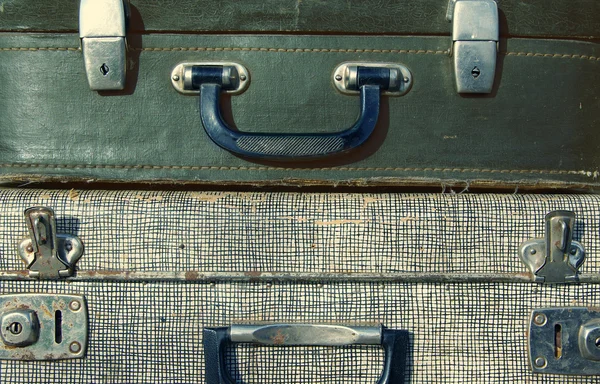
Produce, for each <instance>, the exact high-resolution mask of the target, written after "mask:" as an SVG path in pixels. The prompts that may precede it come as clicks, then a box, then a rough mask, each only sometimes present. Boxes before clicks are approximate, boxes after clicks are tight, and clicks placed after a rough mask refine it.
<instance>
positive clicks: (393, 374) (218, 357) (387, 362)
mask: <svg viewBox="0 0 600 384" xmlns="http://www.w3.org/2000/svg"><path fill="white" fill-rule="evenodd" d="M202 336H203V346H204V362H205V370H206V371H205V372H206V375H205V381H206V384H235V380H233V378H232V377H231V375H230V374H229V372H228V371H227V367H226V365H225V352H226V350H227V346H228V345H229V344H232V341H231V337H230V328H229V327H217V328H204V330H203V332H202ZM408 342H409V335H408V331H405V330H396V329H387V328H385V327H382V328H381V340H380V345H381V346H382V347H383V349H384V367H383V371H382V372H381V376H380V377H379V380H378V381H377V384H404V379H405V370H406V357H407V353H408Z"/></svg>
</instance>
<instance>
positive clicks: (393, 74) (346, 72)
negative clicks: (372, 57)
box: [333, 61, 413, 96]
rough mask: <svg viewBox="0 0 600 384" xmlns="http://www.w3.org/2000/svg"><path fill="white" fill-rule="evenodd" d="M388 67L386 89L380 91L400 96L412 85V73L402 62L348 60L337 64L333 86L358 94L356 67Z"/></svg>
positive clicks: (342, 90)
mask: <svg viewBox="0 0 600 384" xmlns="http://www.w3.org/2000/svg"><path fill="white" fill-rule="evenodd" d="M359 67H366V68H389V69H390V80H389V84H388V86H387V89H384V90H382V91H381V94H382V95H386V96H402V95H404V94H406V93H407V92H408V91H409V90H410V88H411V87H412V83H413V81H412V74H411V72H410V70H409V69H408V68H407V67H405V66H404V65H402V64H397V63H370V62H360V61H349V62H345V63H342V64H340V65H338V66H337V67H336V68H335V70H334V71H333V84H334V86H335V88H336V89H337V90H338V91H339V92H341V93H343V94H345V95H358V94H359V93H360V90H359V87H358V68H359Z"/></svg>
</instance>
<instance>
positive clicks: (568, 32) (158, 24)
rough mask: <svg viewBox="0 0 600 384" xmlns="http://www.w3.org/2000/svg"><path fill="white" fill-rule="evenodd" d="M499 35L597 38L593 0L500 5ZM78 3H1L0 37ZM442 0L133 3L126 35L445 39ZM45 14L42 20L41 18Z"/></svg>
mask: <svg viewBox="0 0 600 384" xmlns="http://www.w3.org/2000/svg"><path fill="white" fill-rule="evenodd" d="M498 3H499V4H498V6H499V9H500V20H501V29H500V30H501V33H502V35H505V36H552V37H598V36H599V33H600V18H598V16H597V15H598V13H600V4H599V3H598V2H597V1H595V0H553V1H547V0H528V1H520V0H500V1H498ZM78 5H79V2H78V1H68V2H66V1H59V0H38V1H35V2H32V1H31V0H11V1H2V2H1V3H0V12H1V13H0V15H1V17H0V30H17V31H23V30H24V31H30V30H36V31H75V30H77V28H78V17H79V16H78V9H79V7H78ZM447 5H448V1H447V0H328V1H322V0H245V1H238V0H220V1H216V0H215V1H206V0H205V1H195V0H180V1H173V0H169V1H160V2H157V1H154V0H133V1H132V7H131V10H132V12H131V14H132V17H131V23H130V24H131V30H132V31H136V32H137V31H146V32H155V31H186V32H190V31H195V32H202V31H236V32H253V33H265V32H304V33H327V32H343V33H347V34H352V33H395V34H450V30H451V25H450V23H448V22H447V21H446V7H447ZM41 14H43V15H44V17H39V15H41Z"/></svg>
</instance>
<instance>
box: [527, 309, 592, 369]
mask: <svg viewBox="0 0 600 384" xmlns="http://www.w3.org/2000/svg"><path fill="white" fill-rule="evenodd" d="M528 349H529V366H530V367H531V369H532V370H533V372H534V373H551V374H561V375H598V374H600V308H588V307H567V308H542V309H536V310H534V311H533V312H532V314H531V319H530V325H529V345H528Z"/></svg>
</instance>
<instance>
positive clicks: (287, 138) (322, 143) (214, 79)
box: [192, 66, 390, 160]
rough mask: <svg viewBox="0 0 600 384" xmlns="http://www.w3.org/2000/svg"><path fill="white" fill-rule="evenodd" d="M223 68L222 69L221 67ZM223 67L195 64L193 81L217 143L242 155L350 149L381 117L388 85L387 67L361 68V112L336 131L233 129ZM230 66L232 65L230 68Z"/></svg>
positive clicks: (312, 154) (282, 156)
mask: <svg viewBox="0 0 600 384" xmlns="http://www.w3.org/2000/svg"><path fill="white" fill-rule="evenodd" d="M219 68H221V69H219ZM222 70H223V69H222V67H202V66H199V67H195V68H194V79H193V81H192V84H193V86H194V87H197V88H199V90H200V119H201V121H202V125H203V126H204V129H205V130H206V133H207V134H208V136H209V137H210V138H211V139H212V141H214V142H215V143H216V144H217V145H218V146H220V147H221V148H224V149H226V150H228V151H231V152H233V153H235V154H238V155H240V156H244V157H248V158H258V159H268V160H290V159H295V158H307V159H312V158H318V157H325V156H330V155H334V154H339V153H344V152H347V151H350V150H352V149H354V148H356V147H358V146H360V145H362V144H363V143H365V142H366V141H367V139H368V138H369V136H371V134H372V133H373V130H374V128H375V125H376V124H377V119H378V117H379V107H380V97H381V95H380V93H381V90H386V89H388V86H389V83H390V70H389V69H388V68H368V67H359V68H358V70H357V71H358V81H357V84H356V86H357V88H358V90H359V94H360V115H359V117H358V119H357V120H356V122H355V123H354V125H353V126H352V127H350V128H348V129H346V130H343V131H341V132H336V133H298V134H280V133H251V132H240V131H236V130H233V129H231V128H230V127H229V126H228V125H227V124H226V123H225V122H224V121H223V118H222V117H221V111H220V108H219V101H220V95H221V92H222V91H224V90H225V89H226V88H227V84H223V81H222V78H223V76H222V75H221V72H219V71H222ZM229 70H231V69H229Z"/></svg>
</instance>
